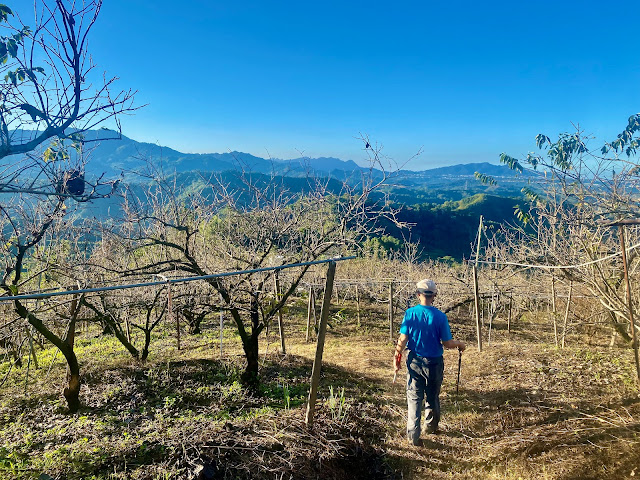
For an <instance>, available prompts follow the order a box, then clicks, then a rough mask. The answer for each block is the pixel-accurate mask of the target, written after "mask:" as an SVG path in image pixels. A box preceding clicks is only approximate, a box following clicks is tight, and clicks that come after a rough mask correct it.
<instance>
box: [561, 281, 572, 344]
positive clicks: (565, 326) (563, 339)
mask: <svg viewBox="0 0 640 480" xmlns="http://www.w3.org/2000/svg"><path fill="white" fill-rule="evenodd" d="M572 293H573V281H569V296H568V297H567V308H566V309H565V311H564V322H563V324H562V344H561V345H562V348H564V341H565V338H566V336H567V323H568V321H569V306H570V305H571V294H572Z"/></svg>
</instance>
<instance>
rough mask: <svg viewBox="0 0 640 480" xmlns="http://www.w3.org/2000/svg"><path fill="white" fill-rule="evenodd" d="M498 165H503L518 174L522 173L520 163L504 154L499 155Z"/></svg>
mask: <svg viewBox="0 0 640 480" xmlns="http://www.w3.org/2000/svg"><path fill="white" fill-rule="evenodd" d="M500 163H504V164H505V165H506V166H507V167H509V168H510V169H511V170H515V171H518V172H520V173H522V172H523V171H524V169H523V168H522V165H521V164H520V162H519V161H518V160H517V159H515V158H513V157H511V156H509V155H507V154H506V153H501V154H500Z"/></svg>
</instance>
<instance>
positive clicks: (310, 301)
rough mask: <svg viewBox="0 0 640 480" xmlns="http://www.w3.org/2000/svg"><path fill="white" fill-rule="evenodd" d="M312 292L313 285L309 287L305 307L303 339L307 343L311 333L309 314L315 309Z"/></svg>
mask: <svg viewBox="0 0 640 480" xmlns="http://www.w3.org/2000/svg"><path fill="white" fill-rule="evenodd" d="M313 292H314V290H313V285H311V286H310V287H309V302H308V306H307V336H306V338H305V341H306V342H308V341H309V332H310V331H311V314H312V313H311V312H312V311H313V310H314V309H315V301H314V298H313V296H314V295H315V294H314V293H313Z"/></svg>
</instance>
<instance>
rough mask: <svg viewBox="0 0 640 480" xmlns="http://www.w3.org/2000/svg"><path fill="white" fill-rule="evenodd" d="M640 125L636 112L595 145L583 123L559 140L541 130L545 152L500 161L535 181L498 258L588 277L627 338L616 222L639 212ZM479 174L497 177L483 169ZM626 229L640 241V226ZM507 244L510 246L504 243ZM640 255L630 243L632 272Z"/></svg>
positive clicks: (501, 238)
mask: <svg viewBox="0 0 640 480" xmlns="http://www.w3.org/2000/svg"><path fill="white" fill-rule="evenodd" d="M639 131H640V115H633V116H631V117H630V118H629V121H628V125H627V127H626V128H625V129H624V131H623V132H621V133H620V134H619V135H618V137H617V138H616V139H615V140H614V141H612V142H605V143H604V144H603V145H602V144H601V145H600V146H598V147H596V148H594V147H593V146H592V144H593V143H594V139H593V138H590V137H588V136H585V135H584V133H583V132H582V131H581V130H580V129H579V128H576V132H574V133H571V134H568V133H565V134H561V135H560V136H559V137H558V139H557V140H556V141H552V140H551V139H550V138H549V137H548V136H546V135H542V134H540V135H538V136H537V137H536V144H537V146H538V148H539V150H540V151H541V152H540V153H529V154H528V155H527V156H526V157H525V158H523V159H516V158H514V157H511V156H509V155H507V154H502V155H501V157H500V161H501V162H502V163H504V164H506V165H508V166H509V167H510V168H511V169H513V170H516V171H518V172H520V173H523V174H526V175H527V176H526V177H525V178H528V179H529V184H528V185H527V186H526V187H524V188H523V194H524V195H525V199H526V204H525V205H523V206H522V207H520V208H518V209H516V215H517V217H518V219H519V220H520V222H521V223H520V225H516V226H512V228H505V229H503V230H502V231H500V232H499V233H498V236H497V237H496V238H495V239H494V242H495V244H494V246H495V247H496V248H493V251H495V252H500V253H499V254H498V255H499V257H500V258H497V260H498V261H499V262H519V263H523V264H534V265H546V266H549V267H550V268H548V269H547V271H548V272H549V274H551V275H553V276H554V277H556V278H562V279H564V280H565V281H566V282H567V283H568V282H574V283H580V284H583V285H584V286H585V287H586V288H587V289H588V291H589V292H590V293H591V294H592V295H594V297H595V298H596V299H597V300H598V301H599V302H600V303H601V304H602V305H603V306H604V307H605V308H606V310H607V311H608V312H610V313H611V315H610V319H611V323H612V326H613V327H614V328H615V329H616V330H617V331H618V332H619V333H620V334H621V335H622V336H623V338H625V339H627V340H630V339H631V336H632V335H630V333H631V334H633V332H631V331H629V330H627V331H625V327H624V325H625V322H619V321H618V318H620V319H627V318H628V316H629V308H628V304H627V301H626V293H625V288H624V283H623V279H624V268H623V266H622V262H621V260H620V257H619V256H618V255H617V254H618V253H619V252H620V242H619V237H618V235H617V232H616V230H615V228H612V227H611V225H612V224H615V223H616V222H619V221H621V220H623V221H624V220H627V221H628V220H630V219H638V218H640V206H639V203H638V199H639V198H640V164H639V163H638V159H637V156H636V155H637V148H638V142H639V139H638V132H639ZM476 177H478V178H479V179H480V180H482V181H484V182H485V183H492V182H495V179H493V178H491V177H488V176H486V175H483V174H480V173H476ZM626 233H627V236H628V238H627V240H628V242H629V243H628V244H629V245H634V246H637V245H638V243H639V242H640V232H639V231H638V227H632V228H629V229H627V232H626ZM505 245H506V246H508V248H497V246H502V247H504V246H505ZM639 260H640V257H639V256H638V253H637V249H636V248H634V249H630V250H629V252H628V255H627V263H628V264H629V266H630V268H629V271H630V272H632V274H633V273H634V272H636V271H637V267H638V265H640V264H639V263H638V261H639ZM562 266H572V267H571V268H569V267H568V268H561V267H562ZM636 297H637V292H636ZM636 300H637V298H636ZM627 324H628V323H627Z"/></svg>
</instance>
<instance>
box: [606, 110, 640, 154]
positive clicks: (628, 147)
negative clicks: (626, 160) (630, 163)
mask: <svg viewBox="0 0 640 480" xmlns="http://www.w3.org/2000/svg"><path fill="white" fill-rule="evenodd" d="M639 130H640V113H636V114H635V115H631V116H630V117H629V120H628V122H627V126H626V127H625V129H624V130H623V131H622V132H621V133H619V134H618V138H617V139H616V140H614V141H613V142H611V143H610V144H607V145H605V146H604V147H602V153H603V154H606V153H608V152H609V151H610V150H611V149H613V150H614V151H615V152H618V151H620V152H622V151H624V152H625V153H626V154H627V156H628V157H630V156H631V155H635V154H636V153H637V149H638V138H637V137H634V135H635V134H637V133H638V131H639Z"/></svg>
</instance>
